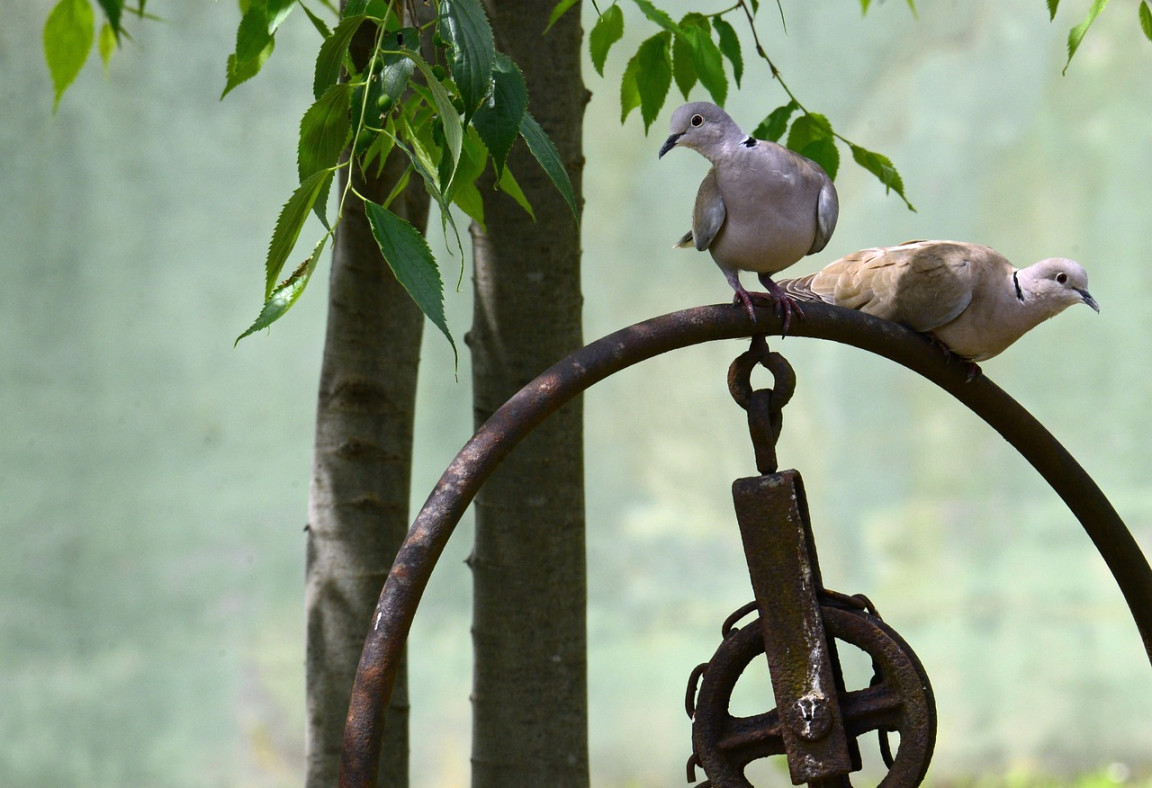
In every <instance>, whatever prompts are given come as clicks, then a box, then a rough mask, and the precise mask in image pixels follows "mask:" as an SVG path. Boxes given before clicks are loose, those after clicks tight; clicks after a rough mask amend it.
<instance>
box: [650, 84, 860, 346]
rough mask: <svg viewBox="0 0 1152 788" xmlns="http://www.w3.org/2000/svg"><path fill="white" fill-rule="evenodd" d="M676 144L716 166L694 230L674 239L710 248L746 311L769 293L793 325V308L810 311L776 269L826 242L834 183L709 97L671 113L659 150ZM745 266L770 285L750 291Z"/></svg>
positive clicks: (834, 206)
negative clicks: (779, 281)
mask: <svg viewBox="0 0 1152 788" xmlns="http://www.w3.org/2000/svg"><path fill="white" fill-rule="evenodd" d="M677 146H683V147H685V148H692V149H693V150H695V151H696V152H697V153H699V154H700V155H702V156H703V157H704V158H706V159H708V161H710V162H712V169H710V170H709V171H708V174H707V175H705V176H704V181H703V182H702V183H701V184H700V190H699V191H698V192H697V193H696V206H695V208H694V209H693V211H692V231H691V232H689V233H688V234H686V235H685V236H684V237H683V238H681V239H680V242H679V243H678V244H676V245H677V246H683V247H687V246H695V247H696V249H697V250H699V251H704V250H705V249H707V250H708V251H709V252H711V253H712V259H713V260H715V261H716V265H718V266H719V267H720V270H721V271H723V272H724V276H725V277H727V279H728V283H729V284H730V285H732V289H733V290H735V291H736V297H737V298H738V299H739V300H740V301H742V302H743V303H744V307H745V308H746V309H747V310H748V316H749V317H750V318H752V320H753V321H755V320H756V313H755V312H754V311H753V308H752V297H753V296H756V297H766V298H768V299H769V300H770V301H771V302H772V303H773V304H774V305H775V306H776V311H777V314H779V313H781V312H783V315H784V326H783V330H784V332H787V331H788V324H789V322H790V321H791V318H792V312H793V310H795V311H796V312H797V313H798V314H799V315H800V316H803V314H804V313H803V311H802V310H801V309H800V307H799V305H798V304H796V303H795V301H794V300H793V299H792V298H790V297H789V296H788V295H787V294H786V293H785V292H784V291H783V290H781V289H780V288H779V287H778V286H777V285H776V283H775V282H773V281H772V278H771V277H772V274H774V273H776V272H777V271H781V270H783V269H785V268H787V267H788V266H790V265H792V264H793V263H795V262H796V261H797V260H799V259H800V258H802V257H804V256H805V255H808V254H813V253H815V252H819V251H820V250H821V249H823V248H824V247H825V245H827V243H828V239H829V238H831V237H832V231H833V230H834V229H836V217H837V215H838V214H839V212H840V204H839V201H838V200H837V197H836V187H834V186H833V185H832V181H831V179H829V177H828V175H827V174H826V173H825V172H824V170H823V169H821V168H820V165H818V164H816V162H814V161H811V160H810V159H807V158H805V157H803V156H801V155H800V154H798V153H794V152H793V151H790V150H788V149H787V148H785V147H783V146H781V145H777V144H776V143H775V142H768V141H765V140H758V139H755V138H753V137H750V136H749V135H747V134H745V133H744V132H743V131H741V130H740V127H739V126H737V125H736V122H735V121H733V120H732V118H730V117H729V116H728V113H726V112H725V111H724V110H722V109H720V108H719V107H717V106H716V105H715V104H709V103H708V102H705V101H698V102H695V103H692V104H685V105H684V106H682V107H680V108H679V109H677V110H676V111H675V112H674V113H672V134H671V136H669V137H668V140H667V141H666V142H665V143H664V145H663V146H662V147H661V148H660V157H663V156H664V154H665V153H667V152H668V151H670V150H672V149H673V148H675V147H677ZM740 271H755V272H756V273H757V275H758V276H759V278H760V282H761V284H763V285H764V287H765V288H767V290H768V293H767V294H766V295H765V294H761V293H755V294H749V293H748V291H747V290H745V289H744V287H743V285H741V284H740V274H739V272H740Z"/></svg>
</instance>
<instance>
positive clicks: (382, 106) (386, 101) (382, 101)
mask: <svg viewBox="0 0 1152 788" xmlns="http://www.w3.org/2000/svg"><path fill="white" fill-rule="evenodd" d="M394 105H395V102H394V101H393V100H392V97H391V96H389V95H388V94H387V93H381V94H380V98H378V99H376V109H378V110H380V111H381V112H387V111H388V110H390V109H392V107H393V106H394Z"/></svg>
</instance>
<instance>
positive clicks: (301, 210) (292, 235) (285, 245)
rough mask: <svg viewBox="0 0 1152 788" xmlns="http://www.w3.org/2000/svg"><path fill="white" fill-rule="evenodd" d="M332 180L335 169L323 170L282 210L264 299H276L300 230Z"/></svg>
mask: <svg viewBox="0 0 1152 788" xmlns="http://www.w3.org/2000/svg"><path fill="white" fill-rule="evenodd" d="M331 179H332V171H331V170H321V171H320V172H317V173H315V174H313V175H311V176H310V177H309V178H308V179H307V180H306V181H304V182H303V183H301V184H300V185H299V186H298V187H296V191H294V192H292V196H291V197H289V198H288V202H286V203H285V204H284V207H283V208H281V209H280V216H279V218H277V219H276V229H275V230H273V232H272V241H271V243H269V244H268V259H267V261H266V262H265V263H264V298H265V299H268V298H271V296H272V290H273V288H274V287H275V285H276V278H277V277H278V276H280V272H281V271H282V270H283V269H284V263H285V262H286V261H287V260H288V256H289V255H290V254H292V250H293V248H295V246H296V240H297V239H298V238H299V237H300V230H301V229H302V228H303V227H304V220H305V219H307V218H308V212H309V211H311V210H312V206H314V205H315V204H316V198H317V197H319V196H320V192H321V191H323V190H324V189H325V188H327V186H328V184H329V183H330V181H331Z"/></svg>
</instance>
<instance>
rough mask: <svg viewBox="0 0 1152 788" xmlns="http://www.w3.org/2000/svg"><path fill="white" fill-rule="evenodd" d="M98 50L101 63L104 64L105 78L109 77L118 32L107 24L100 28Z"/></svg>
mask: <svg viewBox="0 0 1152 788" xmlns="http://www.w3.org/2000/svg"><path fill="white" fill-rule="evenodd" d="M96 49H97V51H99V52H100V60H101V62H103V63H104V76H108V62H109V61H110V60H111V59H112V53H113V52H115V51H116V31H114V30H113V29H112V25H110V24H108V23H107V22H105V23H104V24H103V25H101V26H100V37H99V39H98V40H97V44H96Z"/></svg>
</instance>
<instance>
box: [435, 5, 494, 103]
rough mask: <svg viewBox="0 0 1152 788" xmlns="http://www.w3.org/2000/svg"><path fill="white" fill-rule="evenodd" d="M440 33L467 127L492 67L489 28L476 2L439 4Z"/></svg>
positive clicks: (489, 82)
mask: <svg viewBox="0 0 1152 788" xmlns="http://www.w3.org/2000/svg"><path fill="white" fill-rule="evenodd" d="M440 29H441V35H442V36H443V38H444V40H445V41H447V42H448V43H449V44H451V45H452V51H453V56H452V79H453V81H455V83H456V88H457V90H459V91H460V98H461V99H462V100H463V101H464V122H465V123H467V122H468V121H469V120H471V118H472V113H473V112H475V111H476V109H477V107H479V106H480V102H481V101H483V100H484V97H485V96H487V95H488V88H489V86H490V85H491V81H492V69H493V67H494V66H495V64H496V43H495V41H494V40H493V38H492V26H491V25H490V24H489V23H488V17H487V16H485V14H484V7H483V6H482V5H480V0H441V3H440ZM433 81H435V80H433Z"/></svg>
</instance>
